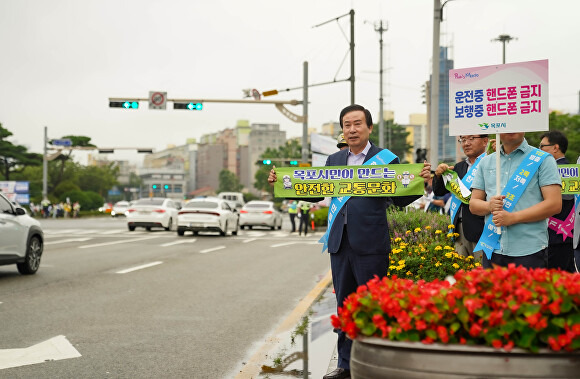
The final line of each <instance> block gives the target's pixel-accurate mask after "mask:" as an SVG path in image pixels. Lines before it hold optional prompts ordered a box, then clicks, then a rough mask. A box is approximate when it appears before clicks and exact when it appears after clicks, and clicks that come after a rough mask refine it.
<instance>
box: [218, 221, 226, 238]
mask: <svg viewBox="0 0 580 379" xmlns="http://www.w3.org/2000/svg"><path fill="white" fill-rule="evenodd" d="M227 233H228V222H227V221H226V225H225V226H224V230H220V236H222V237H224V236H225V235H226V234H227Z"/></svg>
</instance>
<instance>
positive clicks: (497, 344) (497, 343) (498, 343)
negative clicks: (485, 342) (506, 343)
mask: <svg viewBox="0 0 580 379" xmlns="http://www.w3.org/2000/svg"><path fill="white" fill-rule="evenodd" d="M491 346H493V347H495V348H496V349H501V347H502V346H503V344H502V343H501V340H493V341H491Z"/></svg>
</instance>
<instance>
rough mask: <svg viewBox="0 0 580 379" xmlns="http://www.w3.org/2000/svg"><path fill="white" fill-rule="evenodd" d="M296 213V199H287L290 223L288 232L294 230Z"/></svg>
mask: <svg viewBox="0 0 580 379" xmlns="http://www.w3.org/2000/svg"><path fill="white" fill-rule="evenodd" d="M297 214H298V203H297V202H296V200H289V201H288V216H290V224H291V225H292V230H291V231H290V233H294V232H295V231H296V215H297Z"/></svg>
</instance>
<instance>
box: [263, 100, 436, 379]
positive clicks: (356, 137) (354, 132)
mask: <svg viewBox="0 0 580 379" xmlns="http://www.w3.org/2000/svg"><path fill="white" fill-rule="evenodd" d="M339 121H340V127H341V128H342V132H343V133H344V137H345V140H346V142H347V144H348V148H347V149H344V150H340V151H338V152H336V153H334V154H332V155H330V156H329V157H328V159H327V160H326V166H347V165H348V166H357V165H362V164H363V163H365V162H369V161H370V162H369V163H371V162H373V163H374V162H377V158H378V157H380V158H381V159H382V160H383V161H385V162H389V164H397V163H399V158H398V157H397V156H396V155H395V154H393V153H392V152H390V151H389V150H387V149H381V148H380V147H377V146H376V145H374V144H372V143H371V142H370V141H369V137H370V134H371V133H372V131H373V120H372V116H371V113H370V112H369V110H368V109H366V108H364V107H363V106H361V105H357V104H353V105H349V106H347V107H345V108H344V109H342V111H341V112H340V116H339ZM426 169H428V168H427V166H424V168H423V170H426ZM421 176H423V173H421ZM276 181H277V176H276V170H275V168H274V169H272V170H271V171H270V175H269V176H268V182H269V183H270V184H271V185H273V184H274V183H275V182H276ZM417 198H419V196H394V197H390V198H388V197H365V196H352V197H350V198H348V200H347V201H346V202H344V204H343V203H341V205H340V206H339V207H337V208H338V209H337V210H336V211H335V213H334V218H333V222H332V226H331V227H330V230H328V231H327V232H328V240H327V241H326V242H327V243H328V252H329V253H330V267H331V270H332V282H333V285H334V291H335V293H336V300H337V305H338V307H342V306H343V301H344V299H345V298H346V297H347V296H348V295H349V294H351V293H353V292H356V289H357V288H358V286H360V285H363V284H366V282H368V281H369V280H370V279H372V278H373V277H374V276H375V275H376V276H378V277H384V276H386V275H387V267H388V263H389V253H390V251H391V246H390V237H389V227H388V223H387V213H386V209H387V206H388V205H389V204H391V203H394V204H395V205H398V206H406V205H408V204H410V203H412V202H413V201H414V200H416V199H417ZM333 199H334V198H333ZM390 199H392V200H390ZM320 200H322V198H309V199H308V201H313V202H317V201H320ZM333 201H334V200H333ZM333 212H334V211H333ZM351 346H352V341H351V340H350V339H348V338H347V337H346V334H345V333H344V331H342V330H338V342H337V350H338V363H337V368H336V369H335V370H334V371H332V372H330V373H328V374H326V375H325V376H324V379H343V378H350V350H351Z"/></svg>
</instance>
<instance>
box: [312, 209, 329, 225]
mask: <svg viewBox="0 0 580 379" xmlns="http://www.w3.org/2000/svg"><path fill="white" fill-rule="evenodd" d="M311 214H313V215H314V225H315V226H326V225H327V223H328V207H322V208H320V209H317V210H315V211H314V212H311Z"/></svg>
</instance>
